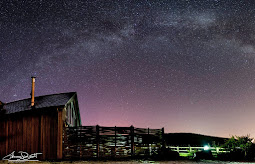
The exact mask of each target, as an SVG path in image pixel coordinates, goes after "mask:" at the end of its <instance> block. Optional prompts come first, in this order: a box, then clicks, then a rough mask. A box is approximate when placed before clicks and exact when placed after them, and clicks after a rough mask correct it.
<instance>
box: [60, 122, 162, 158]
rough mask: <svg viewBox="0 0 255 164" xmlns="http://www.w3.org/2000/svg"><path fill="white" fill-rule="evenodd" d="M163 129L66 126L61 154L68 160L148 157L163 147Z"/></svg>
mask: <svg viewBox="0 0 255 164" xmlns="http://www.w3.org/2000/svg"><path fill="white" fill-rule="evenodd" d="M163 134H164V128H162V129H149V128H147V129H146V128H135V127H133V126H130V127H116V126H115V127H103V126H79V127H67V128H65V129H64V135H63V155H64V158H65V159H70V158H79V159H83V158H107V157H111V158H112V157H113V158H123V157H131V156H150V155H152V154H154V153H157V152H158V151H159V150H160V148H161V147H162V145H164V139H163Z"/></svg>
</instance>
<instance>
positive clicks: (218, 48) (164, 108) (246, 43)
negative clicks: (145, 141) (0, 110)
mask: <svg viewBox="0 0 255 164" xmlns="http://www.w3.org/2000/svg"><path fill="white" fill-rule="evenodd" d="M254 61H255V2H254V1H253V0H250V1H249V0H141V1H138V0H137V1H136V0H125V1H124V0H123V1H119V0H87V1H86V0H70V1H64V0H63V1H59V0H48V1H47V0H40V1H39V0H24V1H23V0H8V2H7V1H0V100H1V101H3V102H11V101H15V100H20V99H24V98H29V97H30V92H31V76H36V77H37V79H36V90H35V95H36V96H40V95H46V94H54V93H62V92H71V91H76V92H77V93H78V100H79V107H80V112H81V118H82V123H83V125H97V124H99V125H101V126H115V125H116V126H130V125H134V126H135V127H144V128H147V127H150V128H162V127H165V132H170V133H174V132H192V133H199V134H205V135H213V136H221V137H230V136H231V135H246V134H250V135H251V137H255V126H254V125H255V119H254V118H255V63H254Z"/></svg>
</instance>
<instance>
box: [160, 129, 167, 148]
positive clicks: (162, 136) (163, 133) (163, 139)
mask: <svg viewBox="0 0 255 164" xmlns="http://www.w3.org/2000/svg"><path fill="white" fill-rule="evenodd" d="M161 133H162V134H161V142H162V148H163V149H165V148H166V145H165V129H164V127H163V128H162V132H161Z"/></svg>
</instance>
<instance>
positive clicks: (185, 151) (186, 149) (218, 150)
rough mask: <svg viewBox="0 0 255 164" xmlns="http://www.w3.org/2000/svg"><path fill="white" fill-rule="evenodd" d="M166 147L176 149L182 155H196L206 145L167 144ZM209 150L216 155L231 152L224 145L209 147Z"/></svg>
mask: <svg viewBox="0 0 255 164" xmlns="http://www.w3.org/2000/svg"><path fill="white" fill-rule="evenodd" d="M166 148H168V149H170V150H172V151H176V152H178V153H179V155H180V156H182V157H189V156H190V157H194V153H197V152H201V151H204V150H205V147H193V146H166ZM207 150H209V151H211V152H212V155H213V156H214V157H217V155H218V154H222V153H230V151H229V150H227V149H226V148H222V147H209V146H208V147H207Z"/></svg>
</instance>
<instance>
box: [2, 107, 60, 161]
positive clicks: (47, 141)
mask: <svg viewBox="0 0 255 164" xmlns="http://www.w3.org/2000/svg"><path fill="white" fill-rule="evenodd" d="M58 122H59V121H58V111H57V109H47V110H43V111H40V112H38V111H36V112H35V111H29V112H23V113H17V114H12V115H5V117H2V118H1V119H0V158H2V157H4V156H6V155H8V154H10V153H11V152H13V151H15V152H18V151H25V152H28V153H29V154H31V153H43V154H42V155H39V157H40V158H38V159H41V160H44V159H57V151H58V150H57V147H58V145H57V141H58V137H59V136H60V135H58V132H59V127H60V126H61V125H60V126H58Z"/></svg>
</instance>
